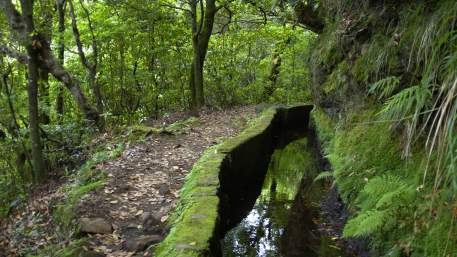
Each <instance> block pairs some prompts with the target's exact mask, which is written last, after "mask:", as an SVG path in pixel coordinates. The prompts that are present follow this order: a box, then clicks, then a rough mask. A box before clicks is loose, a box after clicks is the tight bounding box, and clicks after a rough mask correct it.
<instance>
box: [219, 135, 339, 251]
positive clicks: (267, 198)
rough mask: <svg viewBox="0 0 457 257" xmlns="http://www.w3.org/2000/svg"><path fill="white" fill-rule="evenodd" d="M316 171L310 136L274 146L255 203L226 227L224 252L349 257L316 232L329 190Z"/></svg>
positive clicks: (328, 239)
mask: <svg viewBox="0 0 457 257" xmlns="http://www.w3.org/2000/svg"><path fill="white" fill-rule="evenodd" d="M317 170H318V167H317V162H316V161H315V157H314V155H313V153H312V151H310V148H309V146H308V142H307V139H306V138H303V139H299V140H296V141H293V142H292V143H290V144H288V145H287V146H286V147H285V148H284V149H282V150H276V151H275V152H274V154H273V155H272V158H271V162H270V165H269V169H268V172H267V175H266V177H265V180H264V184H263V186H262V191H261V194H260V196H259V197H258V199H257V201H256V204H255V206H254V207H253V209H252V210H251V212H250V213H249V214H248V215H247V217H245V218H244V219H243V220H242V221H241V222H240V224H239V225H238V226H236V227H235V228H233V229H232V230H230V231H228V232H227V234H226V236H225V238H224V242H223V256H226V257H235V256H237V257H238V256H260V257H270V256H309V257H314V256H317V257H324V256H325V257H332V256H334V257H337V256H345V255H344V254H343V253H341V251H339V249H337V248H335V246H333V245H332V242H331V240H330V238H327V237H325V236H323V235H320V232H319V231H318V225H319V201H320V198H321V197H322V196H323V195H324V193H325V192H324V188H323V187H322V186H321V185H319V184H314V183H312V180H311V178H312V177H314V175H315V174H316V172H317Z"/></svg>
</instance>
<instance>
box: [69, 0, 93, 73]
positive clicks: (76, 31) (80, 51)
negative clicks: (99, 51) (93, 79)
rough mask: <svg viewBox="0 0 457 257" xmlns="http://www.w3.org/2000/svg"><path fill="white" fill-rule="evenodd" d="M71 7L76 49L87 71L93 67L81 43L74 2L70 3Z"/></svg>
mask: <svg viewBox="0 0 457 257" xmlns="http://www.w3.org/2000/svg"><path fill="white" fill-rule="evenodd" d="M69 6H70V17H71V27H72V29H73V36H74V38H75V41H76V47H77V48H78V55H79V59H81V62H82V64H83V65H84V66H85V67H86V68H87V69H90V68H91V65H90V63H89V61H88V60H87V57H86V54H85V53H84V50H83V44H82V42H81V35H80V33H79V29H78V24H77V22H76V15H75V9H74V6H73V1H72V0H70V1H69Z"/></svg>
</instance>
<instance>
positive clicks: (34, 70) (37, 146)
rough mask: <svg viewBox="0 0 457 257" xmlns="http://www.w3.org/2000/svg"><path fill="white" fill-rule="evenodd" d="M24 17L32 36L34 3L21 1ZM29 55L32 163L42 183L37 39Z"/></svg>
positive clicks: (43, 176)
mask: <svg viewBox="0 0 457 257" xmlns="http://www.w3.org/2000/svg"><path fill="white" fill-rule="evenodd" d="M21 5H22V15H23V16H24V20H25V23H26V26H27V32H28V33H29V34H32V33H33V32H34V30H35V28H34V24H33V1H32V0H21ZM27 54H28V55H29V57H30V59H29V62H28V64H27V68H28V79H29V82H28V90H27V93H28V102H29V130H30V141H31V143H32V163H33V171H34V180H35V182H37V183H38V182H42V181H44V180H45V179H46V178H47V172H46V167H45V164H44V159H43V153H42V149H41V138H40V129H39V115H38V79H39V69H38V51H37V50H36V39H35V38H34V37H31V41H30V42H28V44H27Z"/></svg>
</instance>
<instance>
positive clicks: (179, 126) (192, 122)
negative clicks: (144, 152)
mask: <svg viewBox="0 0 457 257" xmlns="http://www.w3.org/2000/svg"><path fill="white" fill-rule="evenodd" d="M199 124H200V120H199V119H198V118H196V117H190V118H188V119H184V120H178V121H176V122H174V123H172V124H170V125H168V126H161V127H150V126H145V125H134V126H131V127H129V129H128V139H129V140H130V141H139V140H144V139H145V138H146V137H148V136H149V135H152V134H160V133H166V134H172V135H179V134H182V133H184V131H185V130H186V129H188V128H191V127H195V126H198V125H199Z"/></svg>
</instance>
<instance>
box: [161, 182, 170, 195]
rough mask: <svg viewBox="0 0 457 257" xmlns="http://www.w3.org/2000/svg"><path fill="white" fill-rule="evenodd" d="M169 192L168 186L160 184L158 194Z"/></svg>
mask: <svg viewBox="0 0 457 257" xmlns="http://www.w3.org/2000/svg"><path fill="white" fill-rule="evenodd" d="M168 193H170V188H169V187H168V186H167V185H166V184H162V185H160V186H159V194H161V195H166V194H168Z"/></svg>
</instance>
